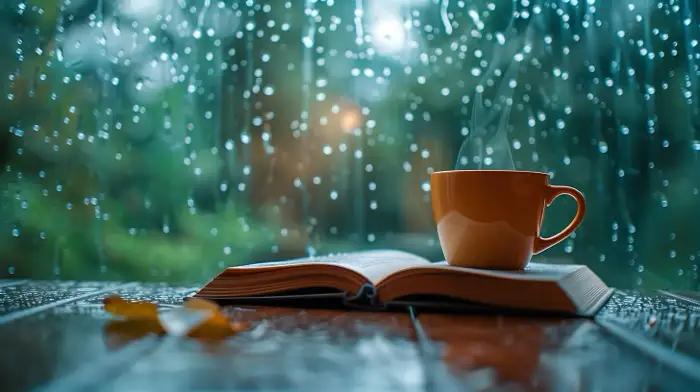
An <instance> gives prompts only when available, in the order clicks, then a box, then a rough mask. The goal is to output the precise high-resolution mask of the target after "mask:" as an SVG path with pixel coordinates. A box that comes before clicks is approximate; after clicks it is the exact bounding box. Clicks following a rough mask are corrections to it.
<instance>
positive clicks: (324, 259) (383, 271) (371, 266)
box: [245, 250, 430, 284]
mask: <svg viewBox="0 0 700 392" xmlns="http://www.w3.org/2000/svg"><path fill="white" fill-rule="evenodd" d="M313 263H321V264H333V265H338V266H342V267H345V268H347V269H350V270H353V271H355V272H357V273H359V274H361V275H363V276H365V277H366V278H367V280H369V281H371V282H373V283H375V284H376V282H378V281H379V280H381V279H382V278H383V277H385V276H388V275H390V274H392V273H394V272H396V271H399V270H402V269H404V268H407V267H418V266H427V265H430V262H429V261H428V260H426V259H424V258H422V257H420V256H416V255H414V254H411V253H407V252H402V251H396V250H369V251H360V252H350V253H337V254H330V255H323V256H317V257H306V258H299V259H294V260H287V261H273V262H268V263H257V264H251V265H246V266H245V267H272V266H283V265H295V264H313Z"/></svg>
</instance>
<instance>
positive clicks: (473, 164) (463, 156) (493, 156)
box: [455, 21, 533, 170]
mask: <svg viewBox="0 0 700 392" xmlns="http://www.w3.org/2000/svg"><path fill="white" fill-rule="evenodd" d="M512 23H513V22H512V21H511V25H510V26H509V28H508V30H509V31H510V32H511V34H512V35H515V34H517V32H516V31H515V30H514V29H513V28H512ZM532 31H533V30H532V29H531V28H530V26H528V28H527V31H526V34H525V40H524V44H523V45H522V46H523V47H522V48H521V49H522V51H524V52H526V53H527V52H528V51H529V50H527V48H528V46H527V43H528V42H530V40H529V38H530V36H531V33H532ZM505 42H506V43H507V42H508V40H505ZM504 48H505V45H501V44H498V46H497V47H496V50H495V51H494V54H493V58H492V60H491V62H490V65H489V68H488V70H487V71H486V72H485V73H484V76H483V78H482V80H481V82H480V83H479V84H478V85H477V88H476V93H475V94H474V102H473V104H472V116H471V120H470V126H469V134H468V136H467V138H466V139H465V140H464V142H463V143H462V146H461V148H460V149H459V153H458V154H457V162H456V163H455V169H456V170H461V169H471V170H515V164H514V162H513V156H512V154H511V151H510V143H509V141H508V120H509V118H510V110H511V107H512V105H513V91H514V90H515V87H516V86H517V81H516V79H517V76H518V70H519V68H520V63H521V62H522V61H523V59H524V56H523V53H522V52H521V51H518V52H517V53H515V54H514V55H513V56H512V57H510V64H509V65H508V69H507V70H506V72H505V74H504V75H503V78H502V81H501V84H500V86H499V87H498V90H497V93H496V96H495V98H494V99H493V100H491V101H490V105H488V107H485V106H484V99H483V91H484V87H483V86H484V85H485V82H486V81H487V80H489V79H490V78H492V77H493V76H500V75H501V74H502V72H501V70H500V69H499V68H498V67H500V66H501V65H502V64H503V65H505V63H504V59H503V58H502V57H503V51H504Z"/></svg>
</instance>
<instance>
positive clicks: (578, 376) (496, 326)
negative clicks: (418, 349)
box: [419, 314, 700, 392]
mask: <svg viewBox="0 0 700 392" xmlns="http://www.w3.org/2000/svg"><path fill="white" fill-rule="evenodd" d="M419 319H420V321H421V325H423V327H424V329H425V331H426V335H427V336H428V337H429V338H430V339H431V340H432V341H433V342H434V344H435V345H436V346H437V347H439V349H438V350H437V352H438V353H439V354H438V355H437V356H439V357H440V358H441V360H442V361H444V362H445V363H446V364H448V366H449V367H450V368H451V369H452V370H453V373H454V374H457V375H459V378H460V380H461V382H462V383H463V389H465V390H468V389H470V388H476V387H479V388H483V389H486V390H492V389H493V390H502V389H507V390H543V391H550V390H552V391H569V390H571V391H574V390H585V391H610V392H617V391H640V390H659V391H676V390H698V389H697V388H700V382H698V381H697V380H696V379H693V378H689V377H685V376H684V375H683V374H681V373H678V372H676V371H674V369H671V368H668V367H664V366H661V365H660V364H659V363H657V361H655V360H654V358H649V357H646V356H644V355H641V353H640V352H639V351H637V350H635V349H634V348H633V347H630V346H628V345H626V344H624V343H622V342H621V341H619V340H617V339H615V337H614V336H610V335H609V334H608V333H607V332H606V331H605V330H604V329H602V328H601V327H600V326H598V325H597V324H596V323H594V322H593V321H590V320H581V319H565V320H556V319H551V320H545V319H531V318H516V317H504V316H496V317H483V316H465V315H439V314H423V315H420V316H419ZM688 388H690V389H688ZM477 389H478V388H477Z"/></svg>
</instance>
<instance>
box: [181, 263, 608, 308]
mask: <svg viewBox="0 0 700 392" xmlns="http://www.w3.org/2000/svg"><path fill="white" fill-rule="evenodd" d="M611 294H612V289H611V288H609V287H608V286H607V285H606V284H605V283H603V281H601V280H600V278H598V276H596V275H595V274H594V273H593V272H592V271H591V270H590V269H589V268H588V267H586V266H583V265H549V264H537V263H530V264H529V266H528V267H527V268H526V269H524V270H517V271H500V270H484V269H473V268H464V267H453V266H450V265H447V264H446V263H445V262H441V263H431V262H430V261H428V260H426V259H423V258H421V257H419V256H416V255H413V254H410V253H405V252H400V251H392V250H379V251H363V252H356V253H347V254H340V255H329V256H322V257H315V258H313V259H310V258H309V259H295V260H290V261H281V262H271V263H262V264H251V265H244V266H239V267H231V268H227V269H226V270H224V271H223V272H221V273H220V274H219V275H217V276H216V277H215V278H214V279H212V280H211V281H210V282H209V283H207V284H206V285H205V286H204V287H203V288H202V289H201V290H199V291H198V292H197V293H195V295H194V296H195V297H200V298H207V299H211V300H214V301H219V302H222V301H223V302H226V303H234V304H235V303H238V304H251V305H270V306H277V305H292V306H300V307H305V306H318V305H319V304H339V305H341V306H347V307H365V308H373V309H390V308H394V307H405V306H414V307H416V308H418V309H421V308H427V309H428V310H430V309H445V310H450V309H453V310H459V309H465V310H467V309H477V308H478V309H483V310H489V309H491V310H495V309H498V310H508V309H510V310H516V311H518V310H519V311H536V312H547V313H550V312H551V313H560V314H569V315H577V316H587V317H588V316H593V315H594V314H595V313H596V312H597V311H598V310H599V309H600V308H601V307H602V306H603V304H604V303H605V302H606V300H607V299H608V298H609V297H610V295H611Z"/></svg>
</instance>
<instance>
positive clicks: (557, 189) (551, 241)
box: [533, 185, 586, 254]
mask: <svg viewBox="0 0 700 392" xmlns="http://www.w3.org/2000/svg"><path fill="white" fill-rule="evenodd" d="M561 195H569V196H571V197H573V198H574V199H575V200H576V216H574V219H573V220H572V221H571V223H569V225H568V226H566V228H565V229H564V230H562V231H561V232H559V234H555V235H553V236H551V237H547V238H542V237H540V236H538V237H537V238H535V244H534V249H533V253H534V254H538V253H541V252H543V251H545V250H547V249H549V248H551V247H552V246H554V245H556V244H558V243H559V242H561V241H563V240H564V239H565V238H566V237H568V236H569V234H571V233H573V231H574V230H576V228H577V227H578V226H579V225H580V224H581V221H583V216H584V215H585V214H586V199H585V198H584V197H583V193H581V192H580V191H579V190H578V189H576V188H572V187H570V186H558V185H548V186H547V198H546V199H545V203H546V205H547V206H549V205H550V204H552V202H553V201H554V199H556V198H557V197H559V196H561Z"/></svg>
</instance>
